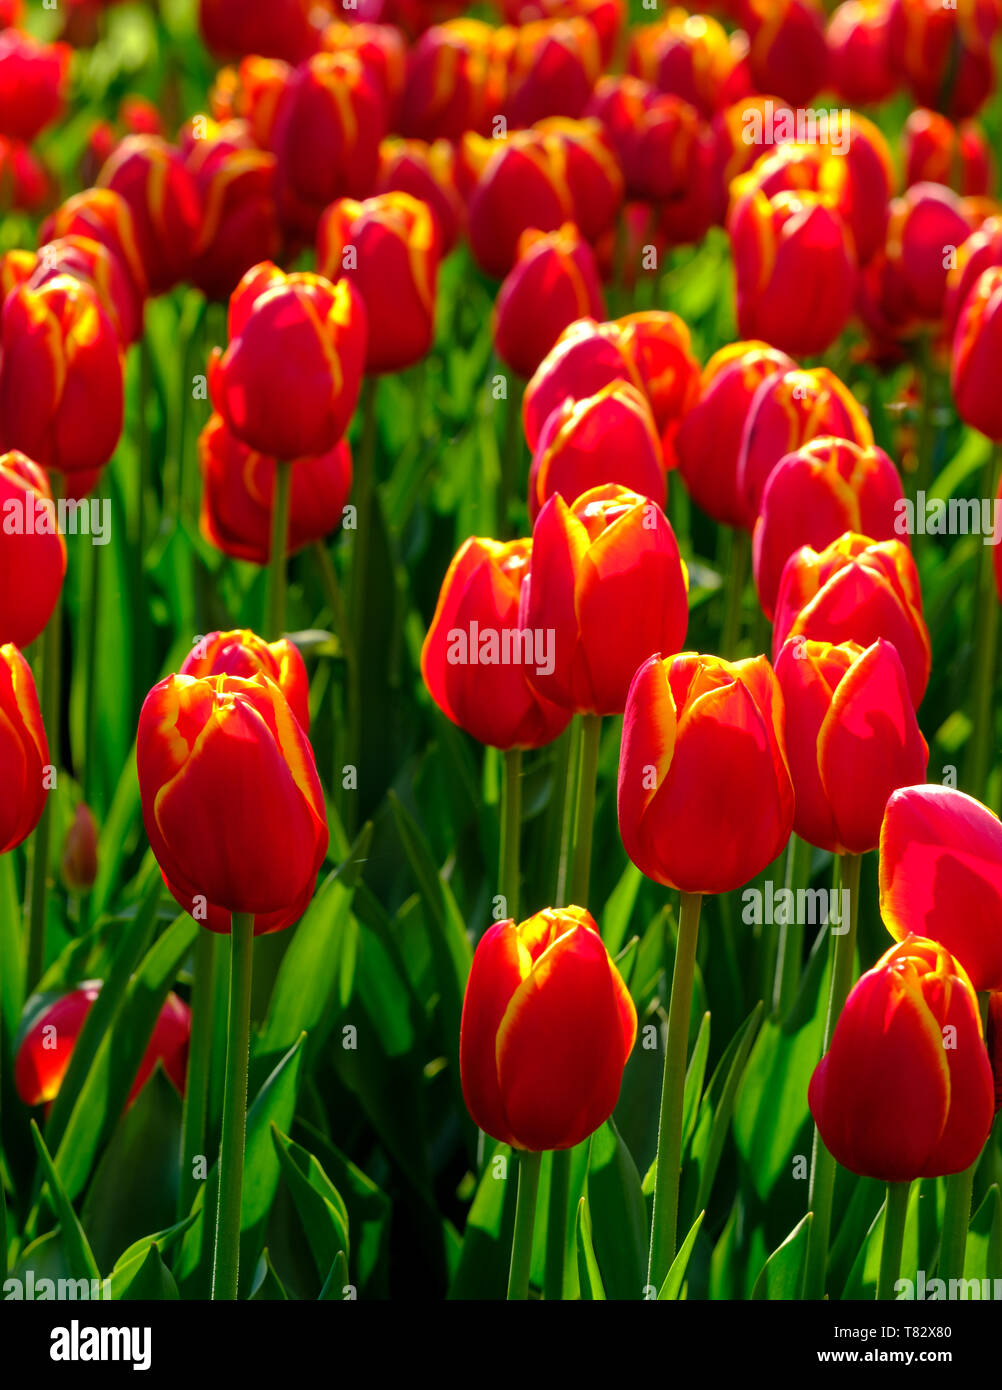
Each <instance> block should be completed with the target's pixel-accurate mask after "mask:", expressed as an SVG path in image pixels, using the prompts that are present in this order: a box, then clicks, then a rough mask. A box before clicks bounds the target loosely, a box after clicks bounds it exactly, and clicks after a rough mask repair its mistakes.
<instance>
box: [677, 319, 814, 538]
mask: <svg viewBox="0 0 1002 1390" xmlns="http://www.w3.org/2000/svg"><path fill="white" fill-rule="evenodd" d="M795 370H796V363H795V362H794V361H793V359H792V358H791V357H787V355H786V353H785V352H780V351H779V349H778V348H774V347H770V346H769V344H768V343H762V342H755V341H751V342H740V343H731V344H729V345H728V346H727V347H723V348H721V349H720V350H719V352H715V353H714V355H713V356H712V357H711V358H710V360H709V362H707V364H706V366H705V367H704V368H703V375H702V379H701V382H700V385H699V395H698V397H697V399H696V402H695V404H694V405H693V406H692V408H691V409H690V410H689V411H688V412H687V413H686V414H685V415H684V416H683V417H682V420H681V422H680V424H679V427H678V434H677V435H676V438H675V449H676V453H677V455H678V466H679V471H680V472H681V474H682V477H683V479H684V481H685V485H686V488H687V489H688V491H689V495H690V496H691V497H692V499H693V500H694V501H695V502H696V503H697V504H698V505H699V506H700V507H702V509H703V511H704V512H706V513H707V514H708V515H709V516H712V517H713V519H714V520H715V521H719V522H720V523H721V524H722V525H724V526H740V527H741V528H742V529H743V530H745V531H750V530H751V529H752V527H753V526H754V524H755V515H756V509H755V508H754V507H753V506H752V505H751V503H750V502H749V501H748V500H746V498H745V496H744V493H743V492H742V490H741V488H740V487H739V486H738V465H739V462H740V458H741V440H742V438H743V436H744V430H745V421H746V419H747V417H748V412H749V411H750V410H751V406H752V401H753V400H754V398H755V395H756V392H757V391H758V388H759V387H760V386H761V385H762V383H763V382H764V381H765V380H766V378H767V377H772V376H776V375H781V374H783V373H785V372H793V371H795Z"/></svg>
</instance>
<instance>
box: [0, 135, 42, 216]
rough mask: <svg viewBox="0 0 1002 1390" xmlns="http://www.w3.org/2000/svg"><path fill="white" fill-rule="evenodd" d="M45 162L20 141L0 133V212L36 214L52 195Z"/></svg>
mask: <svg viewBox="0 0 1002 1390" xmlns="http://www.w3.org/2000/svg"><path fill="white" fill-rule="evenodd" d="M52 188H53V180H52V176H51V174H49V172H48V170H47V169H46V167H45V165H44V164H43V163H42V161H41V160H40V159H39V158H38V157H37V155H35V154H34V153H33V152H32V151H31V150H30V149H29V148H28V146H27V145H26V144H24V142H23V141H21V140H8V139H7V137H6V136H5V135H0V211H3V212H9V211H11V210H12V209H13V210H14V211H20V212H31V213H37V212H38V211H39V209H40V208H42V207H44V205H45V204H46V203H48V202H49V201H50V200H51V197H52Z"/></svg>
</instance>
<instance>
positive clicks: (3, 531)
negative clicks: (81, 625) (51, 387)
mask: <svg viewBox="0 0 1002 1390" xmlns="http://www.w3.org/2000/svg"><path fill="white" fill-rule="evenodd" d="M0 516H2V518H3V522H2V524H0V643H6V642H13V643H14V645H15V646H17V647H27V646H30V645H31V643H32V642H34V640H35V638H36V637H39V636H40V635H41V633H42V632H43V630H44V629H45V627H46V625H47V624H48V621H49V618H50V617H51V616H52V611H53V609H54V608H55V606H56V601H57V599H58V598H59V595H60V593H61V591H62V587H63V577H64V575H65V574H66V542H65V541H64V540H63V537H62V534H61V532H60V530H59V524H58V519H57V517H56V512H55V508H54V506H53V505H52V492H51V490H50V488H49V481H48V478H47V477H46V476H45V472H44V471H43V469H41V468H39V467H38V465H37V464H35V463H32V461H31V460H30V459H29V458H26V457H25V456H24V454H22V453H19V452H17V451H16V450H15V451H13V452H12V453H9V454H3V455H0Z"/></svg>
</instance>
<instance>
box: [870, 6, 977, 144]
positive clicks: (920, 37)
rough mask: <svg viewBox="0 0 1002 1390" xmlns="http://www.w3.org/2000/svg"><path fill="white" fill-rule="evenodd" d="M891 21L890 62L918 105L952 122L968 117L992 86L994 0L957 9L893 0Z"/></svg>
mask: <svg viewBox="0 0 1002 1390" xmlns="http://www.w3.org/2000/svg"><path fill="white" fill-rule="evenodd" d="M890 17H891V32H890V43H891V53H892V55H893V60H894V63H895V65H896V67H897V69H898V70H899V71H900V73H901V75H902V76H903V77H904V79H905V82H906V83H907V84H908V87H909V89H910V90H911V93H912V96H913V97H914V99H915V101H916V102H917V103H918V105H920V106H930V107H934V108H936V109H937V110H941V111H943V113H944V114H945V115H947V116H949V117H950V118H951V120H958V119H962V118H963V117H965V116H972V115H973V114H974V112H975V111H976V110H977V109H978V107H979V106H980V105H981V103H982V102H983V101H984V100H985V98H986V97H987V96H988V94H989V92H990V91H991V89H992V83H993V81H994V68H993V65H992V58H991V41H992V37H993V35H994V34H995V32H996V31H997V29H998V25H999V10H998V6H997V4H996V3H995V0H968V2H967V3H964V4H962V5H961V6H960V9H959V10H958V9H957V8H956V7H954V6H950V7H947V6H945V5H942V4H940V3H939V0H892V4H891V7H890Z"/></svg>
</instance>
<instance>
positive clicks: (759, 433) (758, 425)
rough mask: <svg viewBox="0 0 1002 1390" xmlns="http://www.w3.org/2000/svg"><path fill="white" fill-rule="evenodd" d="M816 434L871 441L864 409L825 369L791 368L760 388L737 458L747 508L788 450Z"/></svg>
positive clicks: (756, 506) (758, 502)
mask: <svg viewBox="0 0 1002 1390" xmlns="http://www.w3.org/2000/svg"><path fill="white" fill-rule="evenodd" d="M819 435H828V436H831V437H833V438H835V439H849V440H852V441H853V443H855V444H859V445H861V446H862V447H863V448H871V447H872V445H873V431H872V430H871V429H870V424H869V421H868V420H867V418H866V414H865V412H864V411H863V407H862V406H861V405H860V404H859V402H858V401H857V400H856V398H855V396H854V395H853V394H852V392H851V391H850V390H849V388H848V386H846V385H845V384H844V383H843V382H841V381H840V380H839V378H838V377H837V376H836V375H835V374H834V372H830V371H829V370H828V368H827V367H816V368H813V369H811V370H809V371H804V370H800V369H794V370H793V371H787V372H782V373H777V374H776V375H775V376H771V377H768V378H767V379H766V380H765V381H763V382H762V384H761V385H760V386H759V388H758V390H757V392H756V393H755V396H754V398H753V400H752V403H751V406H750V408H749V411H748V415H747V417H746V419H745V428H744V433H743V435H742V437H741V452H740V455H739V458H738V487H739V488H740V489H741V491H742V492H743V494H744V497H745V500H746V503H747V505H748V508H749V510H750V511H752V512H754V513H755V514H756V515H757V513H758V512H759V510H760V509H761V506H762V493H763V492H764V491H765V485H766V483H767V481H768V479H769V475H770V473H771V472H772V470H773V469H774V468H775V466H776V464H777V463H778V462H779V460H780V459H781V458H783V457H784V456H785V455H786V454H792V453H793V451H794V450H795V449H800V448H802V447H803V445H805V444H807V443H808V442H809V441H810V440H812V439H816V438H818V436H819Z"/></svg>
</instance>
